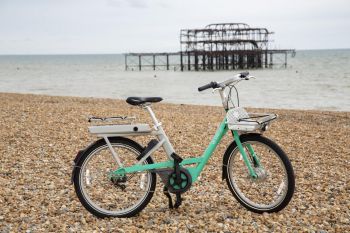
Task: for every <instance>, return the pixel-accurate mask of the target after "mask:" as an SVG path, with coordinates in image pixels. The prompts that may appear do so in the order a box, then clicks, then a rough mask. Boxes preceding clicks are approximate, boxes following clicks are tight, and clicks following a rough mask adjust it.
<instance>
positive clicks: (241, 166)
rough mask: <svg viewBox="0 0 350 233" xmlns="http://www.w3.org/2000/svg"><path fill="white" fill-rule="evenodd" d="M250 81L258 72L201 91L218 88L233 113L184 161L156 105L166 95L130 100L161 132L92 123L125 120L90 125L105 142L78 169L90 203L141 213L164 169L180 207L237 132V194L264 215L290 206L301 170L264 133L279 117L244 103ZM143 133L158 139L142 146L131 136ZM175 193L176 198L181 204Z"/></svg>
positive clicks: (227, 157) (83, 155)
mask: <svg viewBox="0 0 350 233" xmlns="http://www.w3.org/2000/svg"><path fill="white" fill-rule="evenodd" d="M250 78H252V76H249V73H248V72H245V73H240V74H238V75H236V76H234V78H231V79H228V80H226V81H224V82H220V83H217V82H211V83H209V84H206V85H204V86H202V87H199V88H198V91H204V90H206V89H209V88H212V89H213V92H216V91H218V92H219V94H220V97H221V100H222V104H223V107H224V109H225V111H226V117H225V118H224V119H223V121H222V122H221V124H220V125H219V127H218V129H217V131H216V133H215V135H214V137H213V138H212V140H211V142H210V144H209V145H208V147H207V148H206V150H205V151H204V153H203V154H202V156H200V157H191V158H185V159H182V158H181V157H180V156H179V155H177V154H176V153H175V150H174V148H173V147H172V145H171V143H170V141H169V139H168V137H167V136H166V134H165V132H164V130H163V128H162V124H161V123H160V122H159V121H158V119H157V118H156V116H155V114H154V112H153V111H152V109H151V104H152V103H157V102H160V101H161V100H162V98H161V97H129V98H127V100H126V102H127V103H129V104H131V105H134V106H139V107H141V108H143V109H145V110H147V111H148V113H149V114H150V117H151V118H152V121H153V123H154V126H153V129H152V128H151V127H150V126H149V125H148V124H140V123H137V124H135V123H133V122H134V118H131V117H120V116H119V117H110V118H98V117H90V118H89V121H90V122H92V121H98V122H109V121H113V120H119V121H122V122H124V123H123V124H112V125H110V124H107V125H93V126H90V127H89V131H90V133H91V134H94V135H97V136H98V137H100V139H99V140H97V141H95V142H94V143H92V144H91V145H89V146H88V147H87V148H86V149H84V150H80V151H79V152H78V154H77V156H76V158H75V159H74V167H73V171H72V183H74V187H75V191H76V194H77V196H78V198H79V200H80V202H81V203H82V205H83V206H84V207H85V208H86V209H87V210H88V211H89V212H91V213H92V214H93V215H95V216H97V217H131V216H134V215H136V214H137V213H139V212H140V211H141V210H142V209H144V208H145V207H146V205H147V204H148V203H149V202H150V200H151V198H152V196H153V193H154V191H155V187H156V175H157V174H158V175H159V177H160V178H161V181H162V182H163V184H164V188H163V192H164V194H165V195H166V196H167V197H168V200H169V207H170V208H178V207H179V206H180V205H181V203H182V198H181V194H183V193H185V192H186V191H187V190H189V188H190V187H191V185H192V184H193V183H194V182H195V181H196V180H198V177H199V175H200V173H201V171H202V170H203V168H204V166H205V165H206V163H207V162H208V160H209V158H210V157H211V155H212V154H213V152H214V150H215V148H216V146H217V145H218V144H219V142H220V141H221V139H222V137H223V136H224V135H225V134H226V133H227V132H228V131H231V133H232V135H233V139H234V140H233V141H232V142H231V144H230V145H229V146H228V147H227V150H226V152H225V154H224V156H223V165H222V174H223V179H225V180H226V182H227V185H228V187H229V189H230V191H231V193H232V194H233V196H234V197H235V198H236V199H237V201H238V202H239V203H240V204H242V205H243V206H244V207H245V208H247V209H248V210H250V211H253V212H256V213H263V212H278V211H280V210H282V209H283V208H285V207H286V206H287V205H288V203H289V202H290V200H291V198H292V196H293V193H294V188H295V180H294V172H293V168H292V165H291V163H290V161H289V159H288V157H287V155H286V154H285V153H284V151H283V150H282V149H281V148H280V147H279V146H278V145H277V144H276V143H275V142H273V141H272V140H270V139H268V138H266V137H264V136H262V133H263V132H264V131H266V130H267V129H268V127H269V125H270V123H271V121H273V120H275V119H276V118H277V115H276V114H251V113H247V112H246V111H245V109H244V108H242V107H239V98H238V91H237V89H236V87H235V85H236V84H237V83H239V82H240V81H242V80H249V79H250ZM233 89H235V90H236V94H237V104H236V105H237V106H236V105H235V104H234V102H233V100H232V95H231V92H232V90H233ZM225 90H228V91H227V92H226V91H225ZM139 135H152V136H155V139H152V140H151V141H150V142H149V143H148V145H147V146H146V147H142V146H141V145H140V144H138V143H137V142H135V141H134V140H131V139H130V138H128V137H131V136H139ZM160 147H163V148H164V151H165V153H166V155H167V157H168V160H167V161H164V162H154V160H153V158H152V156H151V155H152V154H153V153H154V152H155V151H157V150H158V149H159V148H160ZM189 165H192V166H189ZM170 193H172V194H175V195H176V201H175V204H174V205H173V202H172V198H171V195H170Z"/></svg>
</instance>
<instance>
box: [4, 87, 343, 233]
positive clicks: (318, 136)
mask: <svg viewBox="0 0 350 233" xmlns="http://www.w3.org/2000/svg"><path fill="white" fill-rule="evenodd" d="M153 109H154V111H155V113H156V115H157V117H158V118H159V119H160V120H161V122H162V123H163V127H164V129H165V131H166V133H167V135H168V136H169V138H170V141H171V142H172V143H173V146H174V148H175V150H176V152H177V153H178V154H179V155H181V156H182V157H185V158H186V157H193V156H199V155H201V154H202V152H203V151H204V149H205V148H206V145H208V143H209V142H210V140H211V137H212V136H213V134H214V133H215V130H216V128H217V126H218V125H219V123H220V122H221V120H222V118H223V117H224V111H223V109H222V108H220V107H209V106H197V105H182V104H165V103H159V104H154V105H153ZM249 110H251V111H252V112H274V113H277V114H278V115H279V119H278V120H277V121H275V122H274V123H273V124H272V127H271V128H270V129H269V130H268V131H267V132H265V133H264V135H265V136H267V137H269V138H271V139H273V140H274V141H275V142H277V143H278V144H279V145H280V146H281V147H282V148H283V149H284V151H285V152H286V153H287V155H288V156H289V158H290V160H291V162H292V164H293V167H294V171H295V176H296V190H295V194H294V197H293V199H292V201H291V202H290V204H289V205H288V206H287V207H286V208H285V209H284V210H282V211H281V212H279V213H274V214H266V213H265V214H262V215H260V214H255V213H252V212H249V211H248V210H246V209H245V208H244V207H242V206H241V205H240V204H239V203H238V202H237V201H236V200H235V199H234V197H233V196H232V194H231V193H230V191H229V189H228V187H227V185H226V181H224V180H222V175H221V169H222V157H223V154H224V152H225V150H226V148H227V146H228V145H229V143H230V142H231V141H232V136H230V135H226V136H225V137H224V139H223V141H222V142H221V144H220V145H219V146H218V148H217V150H216V151H215V153H214V155H213V156H212V158H211V159H210V160H209V163H208V165H207V166H206V167H205V169H204V170H203V172H202V175H201V179H200V180H199V181H198V182H196V183H195V184H194V185H193V186H192V187H191V189H190V190H189V191H188V192H186V193H185V194H184V195H183V197H184V199H185V200H184V201H183V204H182V205H181V207H180V208H179V209H177V210H170V209H169V208H168V202H167V198H166V197H165V196H164V195H163V193H162V188H163V186H162V185H161V183H160V181H159V180H160V179H158V183H157V189H156V193H155V194H154V196H153V199H152V200H151V202H150V203H149V205H148V206H147V207H146V208H145V209H144V210H143V211H142V212H141V213H140V214H139V215H138V216H136V217H133V218H126V219H118V218H107V219H98V218H96V217H94V216H93V215H91V214H90V213H89V212H88V211H86V210H85V208H84V207H83V206H82V205H81V204H80V202H79V200H78V198H77V196H76V194H75V191H74V187H73V185H72V184H71V171H72V164H73V159H74V158H75V156H76V153H77V151H78V150H80V149H82V148H84V147H86V146H87V145H89V144H90V143H91V142H93V141H94V140H96V138H95V137H93V136H91V135H89V133H88V129H87V127H88V126H89V124H90V123H88V121H87V117H88V116H91V115H93V116H101V117H107V116H116V115H127V116H136V117H137V118H138V120H137V121H139V122H141V123H151V121H150V118H149V116H148V114H147V113H146V112H145V111H143V110H142V109H140V108H138V107H133V106H130V105H128V104H127V103H126V102H125V101H123V100H115V99H101V98H100V99H98V98H81V97H56V96H44V95H31V94H10V93H0V128H1V130H0V138H1V141H0V184H1V188H0V208H1V211H0V232H4V233H5V232H155V231H157V232H349V231H350V179H349V171H350V112H335V111H316V110H312V111H307V110H280V109H249ZM134 139H135V140H136V141H138V142H139V143H140V144H142V145H143V146H144V145H146V144H147V142H148V141H149V140H150V138H149V137H144V136H143V137H139V138H134ZM162 156H165V155H163V154H161V153H156V154H155V155H154V158H155V160H156V161H160V160H161V159H162Z"/></svg>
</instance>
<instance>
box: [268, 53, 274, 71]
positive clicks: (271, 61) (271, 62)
mask: <svg viewBox="0 0 350 233" xmlns="http://www.w3.org/2000/svg"><path fill="white" fill-rule="evenodd" d="M272 65H273V58H272V53H270V65H269V67H270V68H271V67H272Z"/></svg>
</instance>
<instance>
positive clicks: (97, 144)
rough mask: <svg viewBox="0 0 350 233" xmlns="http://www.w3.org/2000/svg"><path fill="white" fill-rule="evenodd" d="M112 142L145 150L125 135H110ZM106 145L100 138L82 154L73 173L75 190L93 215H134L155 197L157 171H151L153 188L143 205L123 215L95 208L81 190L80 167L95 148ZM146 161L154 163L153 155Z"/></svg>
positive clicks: (123, 216) (140, 150) (120, 216)
mask: <svg viewBox="0 0 350 233" xmlns="http://www.w3.org/2000/svg"><path fill="white" fill-rule="evenodd" d="M108 139H109V141H110V143H111V144H113V143H121V144H126V145H128V146H131V147H133V148H134V149H136V150H137V151H139V152H140V153H141V152H142V151H143V147H142V146H140V145H139V144H138V143H137V142H135V141H133V140H131V139H128V138H123V137H109V138H108ZM104 145H106V142H105V140H104V139H100V140H98V141H96V142H95V143H94V144H92V145H91V146H90V147H89V148H87V150H86V151H84V154H83V155H82V157H81V159H80V160H79V161H78V162H77V164H76V165H75V166H76V170H75V173H74V175H73V183H74V188H75V192H76V194H77V196H78V198H79V200H80V202H81V204H82V205H83V206H84V207H85V208H86V209H87V210H88V211H89V212H90V213H92V214H93V215H95V216H96V217H98V218H105V217H119V218H125V217H133V216H135V215H136V214H138V213H139V212H140V211H142V210H143V209H144V208H145V207H146V206H147V204H148V203H149V202H150V201H151V199H152V197H153V193H154V190H155V187H156V174H155V173H151V189H150V192H149V193H148V194H147V196H146V198H145V199H144V201H143V202H142V203H141V205H139V206H138V207H137V208H136V209H134V210H133V211H131V212H129V213H127V214H122V215H108V214H106V213H101V212H99V211H97V210H95V209H94V208H92V207H91V206H90V205H89V203H88V202H87V201H86V200H85V198H84V195H83V194H82V192H81V189H80V183H79V176H80V170H81V169H80V167H81V165H82V164H83V163H84V161H85V160H86V158H87V157H88V155H89V154H90V153H91V152H93V151H94V150H95V149H97V148H99V147H101V146H104ZM135 161H136V157H135ZM146 161H147V162H148V163H149V164H151V163H154V162H153V159H152V158H151V157H148V158H147V159H146Z"/></svg>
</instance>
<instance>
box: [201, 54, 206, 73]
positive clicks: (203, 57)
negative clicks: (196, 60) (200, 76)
mask: <svg viewBox="0 0 350 233" xmlns="http://www.w3.org/2000/svg"><path fill="white" fill-rule="evenodd" d="M202 66H203V70H205V68H206V67H205V55H204V54H203V55H202Z"/></svg>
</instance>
